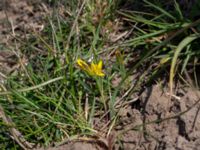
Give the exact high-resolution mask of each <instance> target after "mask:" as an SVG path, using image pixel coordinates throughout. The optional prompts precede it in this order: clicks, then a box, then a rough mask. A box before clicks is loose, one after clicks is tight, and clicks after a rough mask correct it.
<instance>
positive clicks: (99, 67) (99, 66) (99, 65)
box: [97, 60, 103, 70]
mask: <svg viewBox="0 0 200 150" xmlns="http://www.w3.org/2000/svg"><path fill="white" fill-rule="evenodd" d="M102 66H103V62H102V60H100V61H99V63H98V66H97V67H98V69H99V70H101V69H102Z"/></svg>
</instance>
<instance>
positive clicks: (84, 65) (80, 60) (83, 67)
mask: <svg viewBox="0 0 200 150" xmlns="http://www.w3.org/2000/svg"><path fill="white" fill-rule="evenodd" d="M77 64H78V66H79V67H80V68H81V69H83V70H85V71H87V70H88V69H89V68H90V67H89V65H88V64H87V63H86V62H85V61H83V60H82V59H78V60H77Z"/></svg>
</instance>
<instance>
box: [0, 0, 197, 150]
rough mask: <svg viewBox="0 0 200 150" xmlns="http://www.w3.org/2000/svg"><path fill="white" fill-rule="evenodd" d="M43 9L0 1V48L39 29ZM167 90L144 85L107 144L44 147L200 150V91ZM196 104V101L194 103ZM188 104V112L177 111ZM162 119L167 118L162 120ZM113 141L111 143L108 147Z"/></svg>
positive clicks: (24, 0)
mask: <svg viewBox="0 0 200 150" xmlns="http://www.w3.org/2000/svg"><path fill="white" fill-rule="evenodd" d="M46 8H47V6H46V5H44V4H43V3H42V1H40V0H35V1H29V0H5V1H4V2H2V1H1V2H0V50H4V49H3V47H1V44H5V45H9V42H12V41H13V35H22V36H26V34H28V31H30V30H31V31H32V30H42V28H43V23H44V22H43V17H44V16H45V15H46V14H47V13H49V10H48V9H46ZM47 10H48V11H47ZM0 56H1V59H4V60H5V58H6V56H5V55H3V53H2V51H0ZM6 67H7V66H6ZM6 70H7V69H6ZM167 91H168V90H167V89H165V88H164V89H162V88H161V86H160V85H153V86H152V87H146V90H145V91H144V92H143V94H141V95H140V97H139V98H138V99H137V100H136V101H134V102H132V103H131V104H129V105H127V106H126V107H123V108H122V109H120V111H119V123H118V124H117V125H116V126H115V127H114V130H113V131H112V133H113V137H112V139H110V141H111V142H110V143H109V142H107V143H106V141H105V142H104V141H102V142H100V143H98V142H95V140H94V141H84V140H80V141H78V142H75V141H73V142H66V143H64V144H62V145H60V146H58V147H52V148H46V149H48V150H104V149H109V150H111V149H115V150H122V149H125V150H131V149H134V150H200V115H199V109H200V105H199V104H198V103H197V101H199V99H200V96H199V95H200V93H199V92H198V91H195V90H193V89H191V88H184V87H180V88H178V89H177V90H176V92H175V95H176V96H174V97H172V100H169V99H170V97H169V94H167ZM195 103H197V104H196V105H195V106H194V104H195ZM190 107H192V108H191V109H190V110H189V111H187V112H185V113H184V114H182V115H181V114H180V113H181V112H184V111H185V110H187V109H189V108H190ZM171 116H174V117H171ZM164 118H168V119H166V120H163V119H164ZM152 121H153V122H152ZM142 124H143V125H142ZM136 127H137V128H136ZM117 135H120V136H118V137H117ZM105 139H108V138H105ZM107 141H109V140H107ZM102 143H104V144H102ZM112 143H114V144H113V146H110V148H109V145H112ZM38 150H39V149H38Z"/></svg>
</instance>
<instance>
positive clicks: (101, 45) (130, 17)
mask: <svg viewBox="0 0 200 150" xmlns="http://www.w3.org/2000/svg"><path fill="white" fill-rule="evenodd" d="M55 3H56V2H55ZM58 3H59V2H58ZM116 4H117V3H115V1H112V0H103V1H98V0H91V1H85V0H83V3H80V2H78V1H77V2H75V1H71V2H66V3H63V5H64V6H65V7H66V10H67V12H66V13H67V17H66V16H64V14H60V12H59V8H56V7H55V11H54V13H53V14H52V16H48V18H47V21H48V23H47V24H46V26H45V29H44V31H43V32H42V33H37V32H34V33H33V34H32V37H31V38H30V39H29V42H28V44H26V43H23V44H22V48H21V52H22V54H24V56H26V57H28V65H27V66H25V68H22V69H21V70H19V71H18V73H17V74H15V75H12V76H10V77H9V78H8V79H7V80H6V83H5V85H3V88H2V91H1V92H0V105H1V106H2V107H3V108H4V111H5V114H6V116H9V117H10V118H11V120H12V121H11V122H12V124H6V123H5V122H4V120H0V124H1V126H2V128H1V129H0V132H2V133H3V134H0V141H2V142H0V143H2V144H0V147H3V148H5V149H6V148H12V149H19V147H20V146H19V145H18V144H19V143H17V142H16V140H15V139H13V140H11V137H12V136H13V135H12V134H11V133H10V131H9V128H10V126H14V127H15V128H16V129H18V130H19V131H20V132H21V134H22V135H23V136H24V138H25V139H26V140H27V141H29V142H31V143H37V144H38V143H39V144H41V145H45V146H48V145H50V144H52V143H56V142H61V141H62V140H64V139H67V138H70V137H72V136H75V135H93V134H97V133H98V132H99V133H101V132H107V134H109V133H110V131H111V130H112V129H113V128H114V126H115V123H116V124H117V121H118V120H117V119H118V116H117V112H118V111H119V109H123V107H121V108H119V107H116V106H117V105H118V104H119V103H123V102H128V101H130V97H131V95H132V94H133V93H136V92H139V91H141V89H142V88H143V87H144V86H147V85H151V84H152V83H153V82H154V81H156V80H157V79H158V77H162V74H167V75H168V76H167V79H166V80H167V81H169V85H170V87H171V92H172V89H173V80H174V77H175V76H176V75H177V74H179V73H180V74H181V73H183V72H184V71H187V70H188V69H190V68H188V64H189V63H194V66H195V65H196V64H199V58H200V57H199V56H200V50H199V42H198V40H199V23H200V21H199V20H197V21H195V20H190V19H185V18H184V16H183V13H182V11H181V8H180V6H179V5H178V3H177V2H176V3H174V9H172V10H170V12H168V11H167V10H165V8H162V7H161V6H160V5H156V4H155V3H151V2H148V1H146V0H145V1H144V2H142V3H141V5H142V6H143V7H146V5H148V7H147V8H148V9H146V11H143V10H141V11H132V10H126V9H119V8H120V6H117V5H116ZM119 4H120V3H119ZM55 6H56V5H55ZM115 19H119V20H120V21H121V22H123V23H122V25H121V26H120V25H118V26H120V27H118V26H117V25H116V28H117V27H118V28H121V29H119V31H118V32H120V31H121V30H122V31H131V32H130V33H129V32H127V33H129V34H127V37H126V36H122V38H119V40H117V41H116V42H110V41H112V40H110V41H109V38H110V37H111V36H110V35H109V34H110V32H111V31H112V30H111V29H110V30H109V28H112V27H114V26H115V23H114V20H115ZM118 24H120V22H118ZM116 30H117V29H116ZM122 31H121V32H122ZM113 32H114V31H113ZM116 34H117V33H116ZM120 35H121V34H120V33H119V35H118V34H117V36H118V37H119V36H120ZM80 58H81V59H80ZM194 60H195V62H194ZM192 71H194V72H195V67H194V68H193V69H192ZM22 74H23V76H22ZM134 74H137V75H135V76H134ZM195 79H196V80H195V81H196V85H198V81H197V80H198V79H197V77H196V78H195ZM119 100H120V102H119ZM122 106H123V105H122ZM99 116H100V117H99ZM102 116H104V117H102ZM96 120H98V122H101V121H102V122H103V120H106V121H107V122H108V124H107V125H106V127H105V128H104V129H105V130H104V131H100V130H99V127H98V125H97V124H96V123H95V121H96Z"/></svg>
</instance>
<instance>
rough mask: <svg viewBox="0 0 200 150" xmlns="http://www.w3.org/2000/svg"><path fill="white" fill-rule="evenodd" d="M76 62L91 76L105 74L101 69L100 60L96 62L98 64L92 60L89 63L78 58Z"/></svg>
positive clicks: (101, 63)
mask: <svg viewBox="0 0 200 150" xmlns="http://www.w3.org/2000/svg"><path fill="white" fill-rule="evenodd" d="M77 64H78V66H79V67H80V68H81V69H82V70H84V71H85V72H87V73H88V74H89V75H91V76H100V77H103V76H105V74H104V73H103V71H102V66H103V62H102V61H101V60H100V61H99V62H98V64H95V63H93V62H92V63H91V64H90V65H89V64H88V63H86V62H85V61H83V60H82V59H78V60H77Z"/></svg>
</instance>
